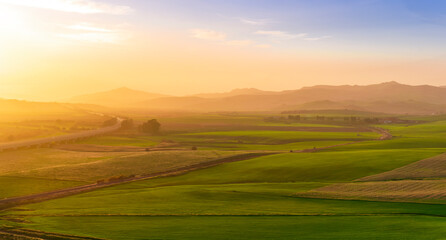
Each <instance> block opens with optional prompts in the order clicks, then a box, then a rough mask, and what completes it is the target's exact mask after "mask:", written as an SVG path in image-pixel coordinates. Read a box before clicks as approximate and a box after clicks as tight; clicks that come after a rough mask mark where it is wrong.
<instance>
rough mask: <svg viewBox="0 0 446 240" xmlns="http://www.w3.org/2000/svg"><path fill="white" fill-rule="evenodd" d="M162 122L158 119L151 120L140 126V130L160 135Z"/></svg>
mask: <svg viewBox="0 0 446 240" xmlns="http://www.w3.org/2000/svg"><path fill="white" fill-rule="evenodd" d="M160 128H161V124H160V123H159V122H158V120H156V119H152V120H149V121H147V122H145V123H143V124H142V125H141V126H139V130H140V131H141V132H143V133H148V134H151V135H158V134H159V133H160Z"/></svg>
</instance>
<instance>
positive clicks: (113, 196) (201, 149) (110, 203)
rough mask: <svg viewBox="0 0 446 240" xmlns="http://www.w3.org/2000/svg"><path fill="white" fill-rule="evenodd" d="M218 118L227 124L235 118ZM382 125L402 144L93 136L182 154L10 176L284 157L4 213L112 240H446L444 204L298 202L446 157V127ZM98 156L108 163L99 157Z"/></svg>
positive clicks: (79, 176) (333, 136)
mask: <svg viewBox="0 0 446 240" xmlns="http://www.w3.org/2000/svg"><path fill="white" fill-rule="evenodd" d="M197 118H200V119H201V118H204V117H203V116H200V117H198V116H197ZM210 119H214V121H215V122H220V121H225V123H226V124H230V123H231V121H230V120H231V117H228V116H225V117H218V116H211V117H210ZM222 119H223V120H222ZM237 119H243V121H246V123H249V124H256V125H259V124H261V123H260V122H258V121H257V120H255V119H257V117H253V116H249V117H246V118H243V117H241V116H237V117H236V118H233V119H232V122H234V121H237ZM183 120H184V121H185V122H187V121H186V120H185V119H183ZM195 120H196V119H195ZM178 121H179V120H178ZM256 121H257V122H256ZM174 123H175V124H178V122H174V121H173V120H172V122H171V124H174ZM379 127H382V128H388V129H390V131H391V132H392V134H394V135H395V136H396V137H395V138H394V139H392V140H385V141H377V140H373V139H376V138H378V136H379V135H378V134H376V133H372V132H360V133H356V132H310V131H268V130H265V131H260V130H259V131H251V130H243V131H239V130H237V131H223V130H219V131H209V130H205V131H203V128H199V129H196V131H195V132H194V131H192V130H189V131H187V132H184V131H178V132H170V133H167V134H165V135H163V136H139V137H138V136H130V135H129V136H125V134H122V133H121V134H116V135H112V136H103V137H99V138H92V139H90V140H87V141H84V142H83V143H82V144H87V143H88V144H92V145H105V146H147V144H153V145H154V146H156V144H155V143H160V142H162V141H165V140H163V139H168V140H170V141H171V142H174V143H175V144H178V146H179V147H180V148H181V147H184V148H185V150H176V151H160V152H133V153H129V152H127V153H125V152H115V153H104V152H102V153H99V152H96V153H93V152H86V153H83V154H87V155H85V156H89V157H90V160H89V161H86V160H84V161H81V159H82V157H80V158H79V160H69V161H78V162H77V163H74V162H73V163H72V164H67V165H66V166H57V165H55V162H50V163H48V166H46V167H44V168H41V167H40V168H38V169H28V170H27V171H21V172H17V170H15V172H12V175H14V176H22V177H39V178H45V177H49V176H51V177H50V178H52V179H65V180H80V181H94V180H96V179H98V178H103V177H105V176H108V175H117V174H125V175H127V174H144V173H150V172H156V171H158V170H160V169H169V168H172V167H179V166H187V165H190V164H193V163H197V162H201V161H209V160H211V159H218V158H221V157H224V156H232V155H235V154H240V153H245V152H246V151H257V150H275V151H277V152H276V154H274V155H269V156H263V157H257V158H254V159H249V160H243V161H239V162H232V163H225V164H222V165H218V166H214V167H211V168H207V169H201V170H195V171H192V172H188V173H185V174H183V175H179V176H172V177H162V178H157V179H151V180H144V181H137V182H131V183H126V184H120V185H117V186H113V187H107V188H103V189H99V190H95V191H92V192H87V193H82V194H78V195H74V196H70V197H64V198H60V199H54V200H49V201H44V202H41V203H35V204H29V205H25V206H20V207H18V208H16V209H11V210H9V211H5V212H3V213H2V214H3V217H4V220H3V224H5V225H9V226H20V227H25V228H29V229H37V230H42V231H48V232H57V233H64V234H73V235H80V236H91V237H99V238H106V239H209V236H212V239H246V238H254V239H446V238H445V237H444V236H445V233H446V231H445V230H444V229H445V227H446V220H445V217H446V204H444V202H442V201H437V202H435V203H416V202H412V203H411V202H399V201H392V202H386V201H365V200H348V199H322V198H305V197H302V196H305V194H304V193H307V192H308V191H312V190H314V189H318V188H324V187H329V186H330V185H331V184H336V183H338V184H339V183H347V184H350V183H351V182H353V181H355V180H357V179H360V178H364V177H366V176H370V175H374V174H380V173H383V172H387V171H391V170H393V169H396V168H399V167H403V166H405V165H408V164H411V163H414V162H417V161H419V160H423V159H426V158H430V157H433V156H437V155H439V154H442V153H444V152H445V151H446V140H445V139H446V136H445V135H444V133H445V132H446V122H444V121H443V122H427V123H424V124H417V125H410V126H408V125H401V124H391V125H381V126H379ZM333 128H336V127H333ZM352 141H360V142H356V143H354V144H351V145H345V146H337V147H333V148H328V149H325V150H322V151H319V152H315V153H289V150H290V149H294V150H296V149H307V148H313V147H315V146H316V147H320V146H333V145H336V144H341V143H346V142H352ZM142 144H144V145H142ZM190 146H198V150H197V151H190V150H187V148H188V147H190ZM228 150H229V151H228ZM28 151H31V152H32V151H33V150H28ZM35 151H37V150H35ZM47 151H48V153H46V154H45V155H47V156H51V154H55V153H51V151H55V150H47ZM57 151H61V150H57ZM62 152H63V153H64V154H68V153H66V152H69V151H62ZM74 153H77V152H74ZM58 154H62V153H58ZM70 154H72V153H70ZM101 154H105V155H101ZM107 154H109V155H110V156H108V155H107ZM129 154H130V155H129ZM55 156H57V155H55ZM67 156H69V155H67ZM93 156H94V157H93ZM149 156H150V157H149ZM95 157H97V158H103V160H94V158H95ZM47 158H48V157H47ZM53 158H54V157H53ZM49 159H52V158H51V157H49ZM75 159H77V158H75ZM27 161H30V160H27ZM51 161H54V160H51ZM43 162H45V161H43ZM31 163H32V164H37V163H33V162H31ZM40 164H42V163H39V164H38V165H37V166H40ZM8 175H9V174H8ZM347 186H348V185H347ZM347 190H348V189H347ZM385 190H386V191H387V189H385ZM378 194H379V192H378ZM7 219H15V220H14V221H8V220H7ZM377 229H379V230H377Z"/></svg>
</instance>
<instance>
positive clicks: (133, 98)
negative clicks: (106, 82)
mask: <svg viewBox="0 0 446 240" xmlns="http://www.w3.org/2000/svg"><path fill="white" fill-rule="evenodd" d="M166 96H167V95H163V94H156V93H148V92H144V91H137V90H133V89H129V88H126V87H122V88H118V89H114V90H110V91H106V92H98V93H92V94H86V95H81V96H76V97H73V98H71V99H70V100H69V102H72V103H88V104H97V105H102V106H109V107H138V106H134V105H135V104H137V103H140V102H143V101H147V100H151V99H155V98H160V97H166Z"/></svg>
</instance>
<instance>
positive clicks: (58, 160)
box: [0, 148, 128, 175]
mask: <svg viewBox="0 0 446 240" xmlns="http://www.w3.org/2000/svg"><path fill="white" fill-rule="evenodd" d="M125 154H126V153H114V152H72V151H64V150H58V149H51V148H36V149H25V150H19V151H10V152H2V153H0V175H5V174H9V175H13V174H19V173H23V172H30V171H36V170H39V169H46V168H53V167H55V166H61V165H71V164H85V163H91V162H96V161H103V160H107V159H112V158H114V157H119V156H124V155H125ZM127 154H128V153H127Z"/></svg>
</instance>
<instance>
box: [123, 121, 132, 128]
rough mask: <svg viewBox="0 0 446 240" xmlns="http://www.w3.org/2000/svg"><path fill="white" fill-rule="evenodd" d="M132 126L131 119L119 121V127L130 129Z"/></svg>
mask: <svg viewBox="0 0 446 240" xmlns="http://www.w3.org/2000/svg"><path fill="white" fill-rule="evenodd" d="M132 128H133V119H125V120H124V121H122V123H121V129H132Z"/></svg>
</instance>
